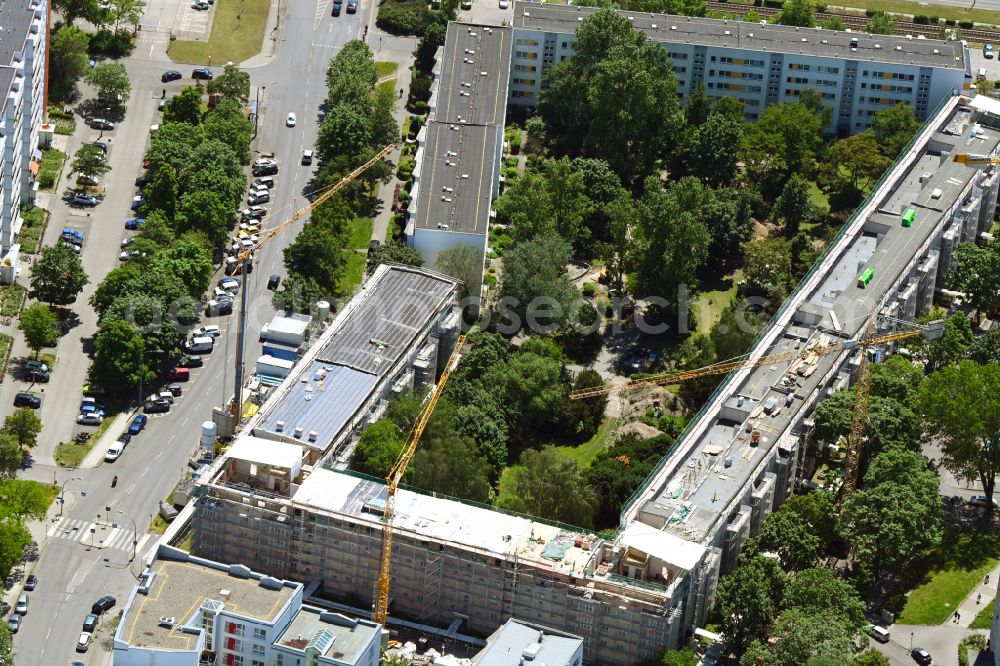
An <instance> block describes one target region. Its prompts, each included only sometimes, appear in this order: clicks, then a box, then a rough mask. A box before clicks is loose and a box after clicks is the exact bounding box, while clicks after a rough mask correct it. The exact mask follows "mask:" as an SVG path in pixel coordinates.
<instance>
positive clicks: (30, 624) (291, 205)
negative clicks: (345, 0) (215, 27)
mask: <svg viewBox="0 0 1000 666" xmlns="http://www.w3.org/2000/svg"><path fill="white" fill-rule="evenodd" d="M170 2H171V0H151V2H150V3H149V6H148V8H147V16H148V15H149V14H150V13H151V12H152V13H156V14H162V13H163V7H162V6H160V5H164V4H167V3H170ZM328 5H329V0H318V2H315V3H314V2H302V3H281V7H282V10H283V11H285V12H286V13H285V14H284V15H283V17H282V21H281V23H282V28H281V32H280V33H279V34H280V42H279V48H278V50H277V54H276V56H275V57H274V58H273V59H271V61H270V62H267V63H266V64H262V65H261V66H259V67H254V68H251V69H249V70H248V71H249V72H250V75H251V83H252V86H253V90H254V95H255V96H256V94H257V92H258V88H259V94H260V97H261V109H262V112H261V117H260V124H259V136H258V140H257V142H256V144H255V145H254V146H253V147H254V148H255V149H256V150H257V151H259V152H262V153H274V154H275V155H276V157H277V158H278V159H279V160H280V162H281V169H280V172H279V174H278V177H277V187H276V189H275V190H273V191H272V193H273V194H274V203H273V204H271V205H270V206H269V207H270V208H271V210H272V214H271V215H270V217H269V218H268V219H267V221H266V222H265V224H264V225H263V226H264V228H265V229H266V228H269V227H271V226H274V225H277V224H278V223H280V222H281V221H282V220H284V219H286V218H287V217H288V216H289V215H290V214H291V212H292V211H293V210H295V209H296V208H299V207H301V206H303V205H305V204H306V203H307V201H306V199H305V197H304V196H303V192H304V190H305V189H306V187H307V183H308V180H309V178H310V176H311V168H310V167H304V166H301V165H300V158H301V152H302V150H303V148H306V147H312V144H313V142H314V141H315V136H316V131H317V120H318V118H317V112H318V107H319V104H320V103H321V102H322V101H323V99H324V97H325V93H326V89H325V81H324V74H325V72H326V67H327V64H328V62H329V60H330V58H332V57H333V56H334V55H335V54H336V51H337V50H338V49H339V47H340V46H341V45H343V43H345V42H346V41H348V40H349V39H354V38H357V37H360V35H361V32H362V31H363V26H364V23H363V22H362V21H364V20H370V16H371V11H372V7H371V0H364V2H362V5H361V8H360V11H359V12H358V14H356V15H347V14H343V15H341V16H340V17H336V18H334V17H331V16H330V15H329V11H328V9H326V8H325V7H328ZM371 24H372V26H373V27H374V21H371ZM165 46H166V43H165V40H156V39H149V40H148V42H140V48H137V49H136V52H135V54H134V56H133V57H132V58H131V59H129V60H128V61H127V62H126V66H127V67H128V70H129V74H130V76H131V80H132V87H133V92H132V96H131V97H130V100H129V104H128V112H127V115H126V118H125V120H124V121H123V122H122V123H120V124H119V126H118V127H117V128H116V129H115V130H114V131H113V132H105V134H104V136H103V137H102V140H105V141H108V142H109V143H110V144H111V152H110V156H109V158H110V160H111V165H112V171H111V172H110V173H109V175H108V177H107V183H106V184H107V186H108V190H107V197H106V199H105V200H104V201H103V202H102V203H101V204H100V205H99V206H98V207H97V208H95V209H93V210H92V211H91V214H90V215H89V216H88V215H86V214H85V213H84V214H83V215H80V214H79V212H78V211H77V210H75V209H73V210H71V209H69V208H67V207H66V206H65V205H64V204H63V203H62V202H61V201H60V202H53V206H52V207H51V208H52V211H51V212H52V222H51V223H50V225H49V228H48V230H47V232H46V242H49V243H51V242H55V241H56V239H57V238H58V235H59V232H60V231H61V230H62V228H63V226H78V227H79V228H81V229H82V230H83V231H84V232H85V233H86V234H87V242H86V245H85V247H84V250H83V262H84V266H85V268H86V270H87V272H88V274H89V275H90V276H91V284H90V285H88V287H87V289H86V290H85V292H84V293H83V294H82V295H81V297H80V299H79V300H78V302H77V305H76V306H75V307H74V308H73V310H74V311H75V312H76V313H77V314H78V315H79V318H80V321H79V325H78V326H76V327H75V328H74V329H73V330H72V331H71V332H70V333H69V334H68V335H67V336H65V337H64V339H63V341H62V342H61V344H60V347H59V362H58V364H57V365H56V368H55V370H54V371H53V373H52V382H51V383H50V384H48V385H47V386H45V387H44V391H45V392H44V402H43V407H42V410H41V416H42V418H43V420H44V422H45V430H44V431H43V435H42V439H43V443H42V444H40V446H39V449H38V451H37V452H36V458H38V459H39V460H43V459H45V460H47V459H49V458H50V457H51V454H52V451H53V450H54V448H55V443H56V442H59V441H66V440H68V439H69V438H70V437H71V435H72V433H73V432H74V430H75V427H76V426H75V423H74V417H75V414H76V411H77V405H78V404H79V399H80V397H81V393H80V391H81V386H82V384H83V382H84V379H83V378H84V376H85V372H86V369H87V367H88V366H89V363H90V360H89V358H88V357H87V355H86V354H85V353H81V352H84V351H87V349H88V345H89V340H90V338H91V336H92V334H93V332H94V330H95V328H96V323H97V322H96V315H95V314H94V313H93V312H92V311H91V310H90V308H89V307H88V306H87V305H86V301H87V298H89V296H90V294H91V293H92V292H93V289H94V287H95V286H96V283H97V282H99V280H100V278H101V277H102V276H103V275H104V274H106V273H107V271H109V270H110V269H111V268H113V267H114V266H115V265H117V263H118V262H117V256H118V253H119V244H120V241H121V239H122V238H123V237H124V236H125V235H126V234H127V233H131V232H125V231H124V224H123V222H124V220H125V219H126V218H127V217H129V215H128V213H129V203H130V201H131V198H132V196H133V194H134V187H133V183H132V181H133V180H134V179H135V178H136V176H137V175H138V174H139V173H140V171H141V158H142V154H143V152H144V150H145V146H146V144H147V140H148V131H149V125H150V124H153V123H156V122H158V120H159V119H158V116H159V114H158V113H157V111H156V105H157V102H158V100H159V98H160V96H161V91H162V90H163V88H164V87H166V88H167V94H168V96H170V95H172V94H175V93H176V92H178V91H179V90H180V88H181V86H182V85H187V84H190V83H191V80H190V79H185V80H183V81H178V82H174V83H171V84H167V85H166V86H164V85H163V84H161V83H160V78H159V77H160V74H161V73H162V71H163V70H164V69H166V68H168V67H172V66H171V65H168V64H167V63H166V61H165V58H164V55H163V47H165ZM217 64H218V63H213V65H217ZM213 68H214V69H216V71H217V72H218V71H221V67H218V68H217V67H213ZM177 69H180V70H181V71H182V72H184V73H185V75H189V73H190V69H191V67H190V66H181V67H177ZM290 111H291V112H294V113H295V114H296V115H297V117H298V122H297V124H296V126H295V127H294V128H288V127H286V126H285V118H286V116H287V114H288V112H290ZM98 134H99V132H93V131H91V130H89V129H86V128H81V129H80V130H79V131H78V132H77V135H76V136H75V137H73V141H72V143H71V150H75V147H76V146H78V145H80V144H81V143H83V142H85V141H92V140H96V139H97V138H98ZM64 222H65V223H67V224H64ZM302 224H303V222H302V221H300V222H298V223H297V224H296V225H295V226H293V227H292V228H290V229H288V230H287V231H286V232H285V234H284V235H283V237H281V238H280V239H278V240H276V241H274V242H272V243H270V244H269V245H267V246H265V247H264V248H262V249H261V250H260V251H259V252H258V256H257V264H256V267H255V270H254V272H253V273H252V274H251V275H250V276H249V280H248V281H247V283H245V285H244V287H245V288H249V289H250V290H251V291H250V293H249V294H248V295H249V297H250V299H249V304H250V307H249V309H248V324H247V332H248V335H247V339H248V351H247V355H246V358H247V369H248V372H249V371H250V370H252V367H253V363H254V361H255V359H256V358H257V356H258V355H259V351H260V346H259V343H257V342H256V340H257V333H258V331H259V329H260V326H261V325H262V324H263V323H265V322H267V321H269V320H270V319H271V317H272V316H273V315H274V313H275V310H274V308H273V306H272V304H271V296H272V294H271V292H268V291H267V290H266V288H265V286H266V283H267V278H268V276H269V275H270V274H272V273H279V274H283V269H282V267H281V249H282V248H283V247H284V246H285V245H286V244H287V243H288V242H289V241H290V240H291V239H293V238H294V236H295V234H296V233H297V232H298V231H299V229H301V225H302ZM220 277H221V272H220V273H219V274H218V275H217V276H216V279H218V278H220ZM236 321H237V318H236V316H235V315H233V316H227V317H214V318H206V319H205V321H204V323H213V324H218V325H220V326H222V328H223V335H222V336H221V337H220V338H219V339H217V340H216V346H215V351H214V353H213V354H211V355H209V356H206V358H205V361H206V363H205V367H203V368H198V369H194V370H193V371H192V380H191V381H190V382H189V383H188V384H186V385H185V386H184V395H183V396H182V397H181V398H180V399H178V400H177V402H176V404H175V405H174V407H173V409H172V410H171V413H169V414H167V415H158V416H155V417H153V418H151V419H150V423H149V425H148V427H147V428H146V431H145V432H143V433H142V434H141V435H139V436H138V437H136V438H134V439H133V440H132V442H131V443H130V444H129V446H128V448H127V449H126V451H125V454H124V455H123V456H122V458H120V459H119V460H118V461H116V462H115V463H113V464H111V463H103V464H101V465H100V466H99V467H97V468H95V469H81V470H63V469H57V468H53V467H50V466H48V465H44V464H38V465H36V467H35V468H34V469H32V470H30V471H29V473H28V474H27V475H28V476H30V477H31V478H39V479H48V480H51V478H52V477H53V476H55V477H56V478H57V479H58V480H59V483H60V484H61V485H63V486H64V487H65V495H66V504H65V516H64V517H63V518H61V519H59V520H58V521H55V522H50V523H49V525H48V526H47V527H48V538H47V539H46V541H45V543H44V545H43V548H42V551H41V555H40V557H39V560H38V562H37V563H36V565H35V567H34V572H35V574H36V575H37V576H38V578H39V581H40V582H39V585H38V588H37V589H36V590H35V591H34V592H31V593H30V594H31V604H30V608H29V613H28V615H27V616H26V617H25V618H24V622H23V624H22V627H21V630H20V632H19V633H18V634H17V635H16V636H15V648H16V652H17V655H18V657H17V663H18V664H42V663H44V664H68V663H69V662H70V661H71V660H72V659H73V658H78V655H75V653H74V646H75V643H76V638H77V636H78V635H79V631H80V626H81V624H82V622H83V618H84V617H85V615H86V614H87V612H89V608H90V606H91V604H92V603H93V602H94V601H95V600H96V599H97V598H98V597H100V596H102V595H104V594H112V595H114V596H115V597H117V598H118V601H119V605H121V604H122V603H124V601H125V599H126V598H127V596H128V594H129V592H130V590H131V589H132V587H133V585H134V582H135V579H134V573H137V572H138V570H139V566H138V564H139V563H138V560H137V561H136V562H135V563H134V564H132V565H131V568H130V559H131V556H132V524H133V521H134V523H135V524H136V540H137V541H138V542H139V548H138V554H139V557H140V558H141V556H142V553H143V550H142V548H143V547H146V548H148V546H149V544H151V543H152V542H153V541H154V539H155V535H147V534H146V528H147V527H148V525H149V524H150V522H151V520H152V516H153V515H154V513H155V512H156V510H157V506H158V503H159V501H160V500H161V499H163V498H165V497H166V496H167V495H168V494H169V493H170V491H171V490H172V489H173V487H174V485H175V484H176V483H177V480H178V478H179V476H180V475H181V474H182V472H183V470H184V469H185V467H186V462H187V460H188V458H189V456H190V455H191V454H192V453H193V452H194V451H195V450H196V449H197V446H198V438H199V434H200V428H201V423H202V422H203V421H205V420H206V419H208V418H210V416H211V407H212V406H213V405H220V404H222V403H223V402H224V401H225V400H226V399H227V398H228V396H229V395H231V394H232V388H233V387H232V382H233V372H234V365H233V364H234V357H235V350H236V331H235V327H236ZM19 388H20V385H19V384H18V383H17V382H10V381H8V382H6V383H5V384H4V385H3V387H2V391H0V404H2V405H3V406H2V408H0V415H2V414H4V413H8V412H9V411H11V410H12V407H11V406H10V405H11V400H12V398H13V393H14V392H15V391H16V390H19ZM35 388H36V389H37V388H39V387H35ZM145 390H146V392H147V393H148V392H150V391H151V387H146V389H145ZM136 397H137V398H138V394H137V396H136ZM115 475H117V476H118V484H117V487H116V488H111V485H110V484H111V478H112V477H113V476H115ZM68 479H75V480H73V481H67V480H68ZM108 507H110V513H111V515H112V517H113V520H114V521H115V525H114V526H112V525H108V524H107V517H108V516H107V513H108V510H107V508H108ZM119 511H120V512H122V513H118V512H119ZM99 515H100V519H98V516H99ZM91 530H93V532H91ZM91 544H93V545H91ZM113 614H114V612H112V615H113ZM110 635H111V632H110V630H109V629H102V630H100V632H99V634H98V636H97V638H98V641H97V642H96V643H94V644H92V645H91V648H90V651H89V652H88V653H87V655H86V659H87V663H88V664H105V663H110V660H111V655H110V654H109V653H107V652H106V651H105V650H104V648H103V647H102V646H101V644H100V643H101V641H102V639H108V638H109V637H110Z"/></svg>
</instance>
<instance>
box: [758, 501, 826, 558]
mask: <svg viewBox="0 0 1000 666" xmlns="http://www.w3.org/2000/svg"><path fill="white" fill-rule="evenodd" d="M748 544H750V545H749V546H748V548H749V549H750V550H751V551H752V552H760V553H776V554H777V555H778V559H779V561H780V562H781V568H782V569H784V570H785V571H796V570H799V569H805V568H807V567H810V566H812V565H813V563H814V562H815V561H816V557H817V556H818V555H819V549H820V546H821V545H822V543H821V541H820V539H819V537H818V536H816V535H815V534H813V533H812V532H811V531H810V530H809V525H808V524H807V523H806V521H805V520H803V519H802V518H801V517H800V516H799V515H798V514H796V513H793V512H791V511H777V512H776V513H772V514H771V515H769V516H768V517H767V518H766V519H765V520H764V523H763V524H762V525H761V527H760V532H758V533H757V535H756V536H755V537H753V538H752V539H751V541H749V542H748Z"/></svg>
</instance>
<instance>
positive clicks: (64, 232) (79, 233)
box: [62, 227, 83, 241]
mask: <svg viewBox="0 0 1000 666" xmlns="http://www.w3.org/2000/svg"><path fill="white" fill-rule="evenodd" d="M62 235H63V236H72V237H73V238H79V239H80V240H81V241H82V240H83V232H82V231H80V230H78V229H70V228H69V227H66V228H65V229H63V230H62Z"/></svg>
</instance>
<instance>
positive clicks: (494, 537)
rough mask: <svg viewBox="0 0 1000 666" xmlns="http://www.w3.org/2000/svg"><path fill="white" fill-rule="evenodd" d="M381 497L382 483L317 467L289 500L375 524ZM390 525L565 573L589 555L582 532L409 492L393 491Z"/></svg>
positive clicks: (398, 530)
mask: <svg viewBox="0 0 1000 666" xmlns="http://www.w3.org/2000/svg"><path fill="white" fill-rule="evenodd" d="M385 497H386V487H385V484H382V483H378V482H375V481H370V480H366V479H360V478H358V477H356V476H352V475H348V474H342V473H340V472H335V471H332V470H328V469H325V468H319V469H314V470H313V471H312V472H311V473H310V474H309V476H308V477H307V478H306V479H305V481H303V482H302V485H301V486H300V487H299V489H298V491H297V492H296V493H295V495H294V496H293V497H292V501H293V502H294V503H297V504H300V505H305V506H309V507H311V508H314V509H319V510H325V511H329V512H331V513H336V514H338V515H342V516H351V517H353V518H355V519H357V520H361V521H365V522H370V523H371V524H373V525H380V523H381V521H382V516H383V511H384V508H385ZM393 525H394V529H395V531H396V533H397V535H398V534H399V533H407V534H411V535H414V537H415V538H420V539H437V540H439V541H442V542H446V543H451V544H455V545H458V546H462V547H465V548H468V549H471V550H478V551H480V552H485V553H488V554H489V555H491V556H493V557H510V556H512V555H513V554H514V553H515V552H516V553H517V557H518V559H519V560H520V561H522V562H524V561H530V562H531V563H533V564H534V565H535V566H537V567H541V568H547V569H551V570H555V571H562V572H565V573H568V574H570V575H572V574H573V573H574V572H575V573H577V574H580V573H582V571H583V568H584V567H585V566H586V565H587V564H588V563H589V562H590V561H591V559H593V556H594V553H593V552H592V551H590V550H589V536H588V535H589V534H590V533H589V532H587V531H585V530H579V531H574V530H571V529H563V528H559V527H555V526H553V525H549V524H546V523H542V522H538V521H534V520H531V519H529V518H527V517H525V516H512V515H509V514H506V513H502V512H499V511H493V510H491V509H489V508H486V507H479V506H473V505H471V504H465V503H462V502H458V501H455V500H453V499H450V498H444V497H431V496H429V495H423V494H421V493H416V492H413V491H410V490H403V489H399V490H398V491H397V492H396V506H395V512H394V513H393ZM585 542H586V544H585ZM584 545H586V546H587V548H586V549H585V548H584Z"/></svg>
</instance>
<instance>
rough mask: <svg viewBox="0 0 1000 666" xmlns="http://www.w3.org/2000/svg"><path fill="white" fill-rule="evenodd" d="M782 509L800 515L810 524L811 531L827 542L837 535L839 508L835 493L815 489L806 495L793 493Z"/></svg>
mask: <svg viewBox="0 0 1000 666" xmlns="http://www.w3.org/2000/svg"><path fill="white" fill-rule="evenodd" d="M780 511H788V512H790V513H794V514H796V515H798V516H799V517H800V518H802V519H803V520H804V521H805V522H806V524H807V525H808V526H809V531H810V532H811V533H812V534H815V535H816V536H818V537H819V538H820V540H821V541H822V542H823V543H825V544H826V543H830V542H831V541H833V539H834V538H835V537H836V536H837V510H836V506H835V502H834V496H833V493H830V492H828V491H825V490H814V491H813V492H811V493H808V494H806V495H793V496H792V497H790V498H788V501H787V502H785V503H784V504H782V505H781V509H780Z"/></svg>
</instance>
